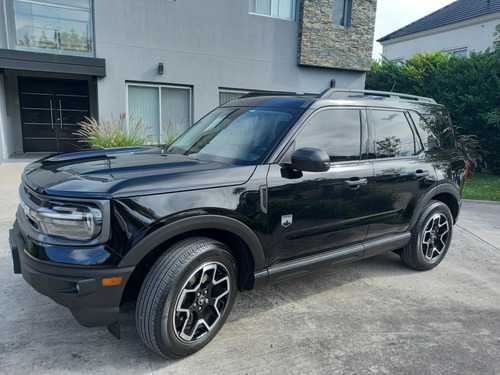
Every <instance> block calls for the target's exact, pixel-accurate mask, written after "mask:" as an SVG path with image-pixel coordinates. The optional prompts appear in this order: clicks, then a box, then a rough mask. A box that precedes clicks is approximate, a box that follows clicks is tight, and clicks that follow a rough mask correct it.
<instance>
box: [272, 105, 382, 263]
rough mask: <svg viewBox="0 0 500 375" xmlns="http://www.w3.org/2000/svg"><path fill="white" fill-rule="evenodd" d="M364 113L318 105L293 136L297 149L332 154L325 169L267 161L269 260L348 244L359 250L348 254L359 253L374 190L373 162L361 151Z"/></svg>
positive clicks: (358, 255) (317, 251)
mask: <svg viewBox="0 0 500 375" xmlns="http://www.w3.org/2000/svg"><path fill="white" fill-rule="evenodd" d="M363 114H364V111H361V110H360V109H353V108H346V109H340V108H339V109H326V110H321V111H319V112H316V113H315V114H313V115H312V116H311V117H310V118H309V120H308V121H307V123H306V124H305V126H304V127H303V128H302V130H301V131H300V132H299V134H298V135H297V137H296V138H295V141H294V144H295V149H299V148H303V147H313V148H320V149H322V150H324V151H326V152H327V153H328V155H329V156H330V160H331V164H330V169H329V170H328V171H326V172H304V173H300V172H298V173H297V172H293V171H292V172H290V171H287V170H285V169H283V168H281V167H280V166H279V165H272V166H271V167H270V169H269V173H268V186H267V187H268V218H269V219H268V227H269V234H270V237H271V241H272V242H271V243H272V246H270V247H271V248H270V249H269V259H268V260H269V263H270V265H271V266H272V265H274V264H277V263H281V262H287V261H293V260H294V259H297V258H300V257H304V256H308V255H312V254H318V253H321V252H324V251H328V252H336V251H340V252H339V254H340V253H341V250H342V248H344V249H345V247H346V246H350V245H352V246H353V247H354V248H356V249H357V250H356V253H352V252H351V253H349V255H348V256H349V257H353V258H360V257H361V256H362V255H363V246H362V241H363V240H364V239H365V237H366V234H367V231H368V224H369V221H368V218H369V216H370V214H371V205H372V195H373V191H372V186H371V184H369V181H370V180H371V179H372V177H373V165H372V164H371V163H370V162H369V161H368V160H362V155H361V144H362V136H361V127H362V121H361V119H362V117H363ZM363 124H364V121H363ZM363 133H365V132H363ZM363 144H365V142H363Z"/></svg>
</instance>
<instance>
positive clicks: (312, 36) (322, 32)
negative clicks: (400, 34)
mask: <svg viewBox="0 0 500 375" xmlns="http://www.w3.org/2000/svg"><path fill="white" fill-rule="evenodd" d="M334 1H341V0H302V1H301V7H300V28H299V48H298V64H299V65H308V66H317V67H326V68H337V69H350V70H361V71H368V70H370V63H371V58H372V47H373V34H374V29H375V11H376V8H377V0H352V13H351V26H350V27H344V26H339V25H335V24H333V23H332V15H333V2H334Z"/></svg>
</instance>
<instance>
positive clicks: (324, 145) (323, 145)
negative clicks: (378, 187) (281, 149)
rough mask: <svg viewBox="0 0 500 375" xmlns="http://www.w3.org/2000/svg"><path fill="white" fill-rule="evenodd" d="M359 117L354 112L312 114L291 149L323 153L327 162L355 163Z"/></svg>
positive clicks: (343, 110) (335, 110)
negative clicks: (316, 149)
mask: <svg viewBox="0 0 500 375" xmlns="http://www.w3.org/2000/svg"><path fill="white" fill-rule="evenodd" d="M360 139H361V114H360V111H359V110H357V109H327V110H323V111H320V112H318V113H316V114H314V115H313V116H312V117H311V118H310V119H309V120H308V122H307V124H306V125H305V127H304V128H303V129H302V130H301V132H300V133H299V135H298V136H297V138H296V140H295V149H296V150H298V149H299V148H302V147H313V148H320V149H322V150H324V151H325V152H326V153H327V154H328V155H329V156H330V161H347V160H359V156H360V146H361V141H360Z"/></svg>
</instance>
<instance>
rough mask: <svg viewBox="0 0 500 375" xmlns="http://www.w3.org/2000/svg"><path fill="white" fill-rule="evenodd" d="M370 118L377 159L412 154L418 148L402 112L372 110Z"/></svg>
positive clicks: (414, 153)
mask: <svg viewBox="0 0 500 375" xmlns="http://www.w3.org/2000/svg"><path fill="white" fill-rule="evenodd" d="M371 119H372V124H373V131H372V134H373V138H374V150H375V157H376V158H377V159H380V158H394V157H405V156H413V155H416V154H417V152H418V151H419V150H420V147H415V135H414V134H413V130H412V129H411V127H410V124H409V123H408V120H407V118H406V116H405V114H404V112H400V111H386V110H372V111H371Z"/></svg>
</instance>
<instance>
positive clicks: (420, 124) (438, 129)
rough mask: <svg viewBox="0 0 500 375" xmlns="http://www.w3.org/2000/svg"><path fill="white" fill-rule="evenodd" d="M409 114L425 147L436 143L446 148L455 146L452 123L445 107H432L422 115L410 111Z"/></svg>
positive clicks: (433, 145)
mask: <svg viewBox="0 0 500 375" xmlns="http://www.w3.org/2000/svg"><path fill="white" fill-rule="evenodd" d="M410 116H411V118H412V120H413V122H414V123H415V126H416V128H417V130H418V133H419V135H420V138H422V141H423V142H424V144H425V146H426V147H429V148H432V147H435V146H438V145H439V146H441V147H443V148H447V149H453V148H455V147H456V145H455V135H454V134H453V125H452V124H451V121H450V117H449V115H448V113H447V111H446V109H444V108H440V107H433V109H432V110H430V111H428V112H427V113H423V114H422V115H420V114H418V113H415V112H413V111H410Z"/></svg>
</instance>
